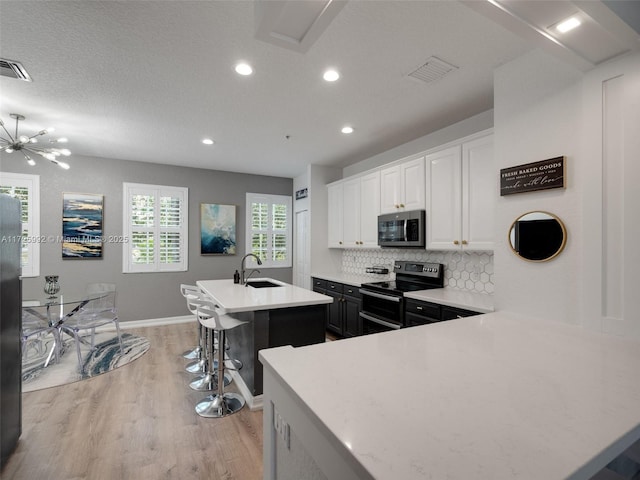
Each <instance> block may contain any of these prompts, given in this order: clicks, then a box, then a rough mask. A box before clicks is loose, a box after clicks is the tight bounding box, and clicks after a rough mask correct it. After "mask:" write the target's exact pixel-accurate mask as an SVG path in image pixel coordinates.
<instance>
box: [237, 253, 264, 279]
mask: <svg viewBox="0 0 640 480" xmlns="http://www.w3.org/2000/svg"><path fill="white" fill-rule="evenodd" d="M247 257H253V258H255V259H256V260H257V262H258V265H262V260H260V259H259V258H258V256H257V255H255V254H253V253H247V254H246V255H245V256H244V257H242V262H241V264H240V272H241V273H240V283H242V284H243V285H244V286H245V287H246V286H247V280H249V277H250V276H251V275H252V274H253V273H260V270H255V269H254V270H253V271H252V272H251V273H249V277H246V278H245V276H244V274H245V272H246V269H245V267H244V262H245V260H246V259H247Z"/></svg>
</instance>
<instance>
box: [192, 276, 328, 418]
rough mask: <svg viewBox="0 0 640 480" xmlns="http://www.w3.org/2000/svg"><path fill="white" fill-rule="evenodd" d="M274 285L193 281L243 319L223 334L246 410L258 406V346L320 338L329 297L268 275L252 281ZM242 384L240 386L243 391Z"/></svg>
mask: <svg viewBox="0 0 640 480" xmlns="http://www.w3.org/2000/svg"><path fill="white" fill-rule="evenodd" d="M251 282H258V283H257V285H260V283H261V282H262V283H263V282H268V283H272V284H275V285H276V286H273V287H267V288H256V287H252V286H245V285H242V284H236V283H233V280H199V281H198V282H197V285H198V286H199V287H200V288H201V289H202V291H204V292H205V293H206V294H207V295H209V296H210V297H211V298H212V299H213V300H214V302H215V303H216V304H217V305H218V306H219V307H220V308H221V309H222V311H223V312H224V313H225V314H227V315H230V316H233V317H235V318H238V319H239V320H243V321H246V322H247V323H246V324H245V325H242V326H240V327H237V328H234V329H232V330H229V331H228V332H227V339H228V342H229V346H230V349H229V351H228V355H229V357H230V358H235V359H238V360H240V361H241V362H242V364H243V367H242V369H241V370H240V371H239V372H238V374H239V376H240V377H241V379H242V386H241V392H242V393H243V394H244V395H245V397H249V398H246V400H247V403H248V404H249V405H250V407H251V408H258V407H259V406H260V401H259V398H258V399H256V398H255V397H259V396H260V395H261V394H262V382H263V380H262V379H263V370H262V364H261V363H260V362H259V361H258V351H259V350H261V349H263V348H270V347H277V346H281V345H292V346H294V347H300V346H304V345H311V344H314V343H321V342H324V341H325V329H326V312H327V310H326V305H327V304H329V303H331V302H332V301H333V299H332V298H331V297H329V296H327V295H322V294H319V293H316V292H313V291H310V290H306V289H304V288H300V287H296V286H294V285H290V284H287V283H284V282H280V281H278V280H273V279H270V278H262V279H258V278H255V279H252V280H251ZM244 387H246V390H245V389H244Z"/></svg>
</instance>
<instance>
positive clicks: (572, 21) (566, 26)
mask: <svg viewBox="0 0 640 480" xmlns="http://www.w3.org/2000/svg"><path fill="white" fill-rule="evenodd" d="M578 26H580V20H578V19H577V18H576V17H570V18H567V19H566V20H564V21H562V22H560V23H559V24H558V25H556V30H558V31H559V32H560V33H566V32H568V31H569V30H573V29H574V28H576V27H578Z"/></svg>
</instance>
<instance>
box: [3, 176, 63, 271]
mask: <svg viewBox="0 0 640 480" xmlns="http://www.w3.org/2000/svg"><path fill="white" fill-rule="evenodd" d="M0 193H4V194H7V195H11V196H12V197H16V198H18V199H20V205H21V214H22V239H21V240H20V242H21V246H22V249H21V254H22V255H21V257H22V258H21V266H22V276H23V277H37V276H38V275H40V244H41V243H43V242H48V241H52V242H53V241H55V239H54V237H52V236H48V237H44V238H43V237H41V236H40V176H38V175H27V174H21V173H5V172H0ZM12 241H13V240H12Z"/></svg>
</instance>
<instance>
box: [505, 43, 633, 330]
mask: <svg viewBox="0 0 640 480" xmlns="http://www.w3.org/2000/svg"><path fill="white" fill-rule="evenodd" d="M610 80H614V81H613V82H610ZM609 83H611V85H610V86H607V85H608V84H609ZM639 86H640V56H639V55H637V54H636V55H631V56H627V57H625V58H620V59H617V60H614V61H612V62H608V63H605V64H603V65H601V66H598V67H596V68H595V69H593V70H591V71H590V72H588V73H586V74H585V73H583V72H579V71H577V70H574V69H573V68H571V67H569V66H567V65H566V64H563V63H562V62H559V61H557V60H556V59H555V58H553V57H550V56H548V55H546V54H545V53H543V52H541V51H533V52H531V53H529V54H527V55H524V56H522V57H520V58H518V59H516V60H514V61H512V62H509V63H507V64H505V65H503V66H501V67H499V68H498V69H497V70H496V72H495V75H494V133H495V136H494V146H495V160H496V173H497V172H498V171H499V169H500V168H505V167H510V166H515V165H520V164H524V163H529V162H533V161H537V160H544V159H547V158H552V157H556V156H561V155H563V156H566V159H567V160H566V165H567V171H566V180H565V184H566V188H565V189H556V190H549V191H544V192H531V193H525V194H518V195H510V196H506V197H500V198H499V200H498V202H497V210H496V235H495V238H496V239H497V243H496V246H495V250H494V252H495V272H496V274H495V275H496V276H495V279H496V283H495V292H496V293H495V306H496V309H498V310H507V311H512V312H515V313H520V314H523V315H527V316H530V317H537V318H547V319H555V320H560V321H563V322H568V323H577V324H580V325H583V326H585V327H588V328H593V329H596V330H601V331H609V332H613V333H617V334H621V335H628V336H640V320H639V318H638V315H637V312H638V309H639V308H640V296H639V295H638V294H637V285H638V283H637V277H634V273H633V272H636V271H637V270H638V268H640V253H639V252H640V250H639V249H638V248H637V246H636V244H637V238H638V235H639V234H640V222H638V221H637V218H638V216H637V208H636V207H637V205H638V204H640V194H639V190H638V188H637V185H638V183H640V168H639V166H638V162H637V158H638V157H639V156H640V141H639V139H638V137H639V136H638V134H637V132H638V131H639V130H638V129H639V125H640V119H639V116H640V115H639V114H638V111H639V110H640V88H639ZM612 97H613V98H612ZM621 172H624V173H621ZM612 178H613V179H617V180H614V184H612V183H611V179H612ZM532 210H546V211H549V212H552V213H554V214H556V215H558V216H559V217H560V218H561V219H562V220H563V221H564V223H565V224H566V227H567V231H568V240H567V244H566V247H565V249H564V251H563V252H562V253H561V254H560V255H559V256H558V257H556V258H555V259H553V260H552V261H550V262H545V263H532V262H526V261H522V260H520V259H519V258H516V257H515V256H514V255H513V254H512V253H511V252H510V249H509V247H508V245H507V236H506V232H507V231H508V228H509V226H510V224H511V222H512V221H513V220H514V219H515V218H516V217H517V216H519V215H521V214H522V213H525V212H529V211H532ZM614 217H615V218H614ZM612 221H613V223H612ZM614 253H615V255H614ZM612 302H613V304H612Z"/></svg>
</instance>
